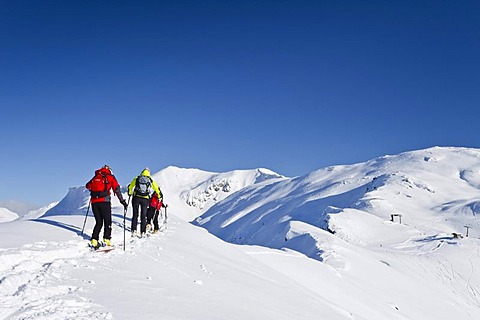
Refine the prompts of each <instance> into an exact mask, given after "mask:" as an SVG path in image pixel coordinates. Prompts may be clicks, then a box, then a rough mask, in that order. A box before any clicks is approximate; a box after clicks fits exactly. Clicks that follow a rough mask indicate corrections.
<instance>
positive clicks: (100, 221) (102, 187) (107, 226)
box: [85, 165, 128, 250]
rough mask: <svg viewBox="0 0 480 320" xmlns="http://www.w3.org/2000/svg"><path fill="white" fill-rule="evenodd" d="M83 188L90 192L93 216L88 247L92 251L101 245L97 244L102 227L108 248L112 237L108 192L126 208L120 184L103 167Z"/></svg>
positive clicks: (108, 170)
mask: <svg viewBox="0 0 480 320" xmlns="http://www.w3.org/2000/svg"><path fill="white" fill-rule="evenodd" d="M85 187H86V188H87V189H88V190H90V197H91V200H90V201H91V203H92V211H93V216H94V217H95V227H94V228H93V232H92V237H91V239H90V246H91V247H92V248H93V249H95V250H96V249H98V248H99V247H100V246H101V244H100V243H99V242H98V238H99V236H100V231H101V230H102V226H104V230H103V243H104V244H105V245H106V246H110V245H111V243H110V239H111V236H112V204H111V202H110V201H111V196H110V190H113V192H114V193H115V195H116V196H117V198H118V200H120V203H121V204H122V205H123V206H124V208H125V209H126V208H127V206H128V205H127V202H126V201H125V199H123V196H122V193H121V192H120V184H119V183H118V181H117V179H116V178H115V176H114V175H113V173H112V169H111V168H110V167H109V166H107V165H104V166H103V167H102V168H100V169H98V170H96V171H95V176H94V177H93V178H92V179H90V181H88V182H87V184H86V185H85Z"/></svg>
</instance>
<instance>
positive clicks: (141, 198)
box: [128, 168, 162, 237]
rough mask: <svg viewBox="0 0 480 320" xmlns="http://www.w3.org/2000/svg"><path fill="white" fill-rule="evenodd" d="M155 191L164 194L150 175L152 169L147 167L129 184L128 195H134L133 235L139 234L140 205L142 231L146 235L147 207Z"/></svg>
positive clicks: (142, 234)
mask: <svg viewBox="0 0 480 320" xmlns="http://www.w3.org/2000/svg"><path fill="white" fill-rule="evenodd" d="M153 191H155V192H156V193H157V194H162V193H161V191H160V188H159V187H158V185H157V183H156V182H155V180H153V179H152V177H151V176H150V170H149V169H148V168H145V169H143V170H142V173H140V175H139V176H137V177H135V178H133V180H132V182H130V185H129V186H128V195H129V196H132V195H133V198H132V208H133V216H132V226H131V228H132V237H133V236H136V235H137V224H138V207H140V232H141V236H142V237H143V236H145V233H146V231H147V208H148V204H149V203H150V196H151V195H152V193H153Z"/></svg>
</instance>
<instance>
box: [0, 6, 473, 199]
mask: <svg viewBox="0 0 480 320" xmlns="http://www.w3.org/2000/svg"><path fill="white" fill-rule="evenodd" d="M479 17H480V2H479V1H333V0H332V1H321V0H318V1H302V0H298V1H283V0H278V1H250V0H241V1H228V0H227V1H225V0H224V1H208V0H205V1H194V0H191V1H182V0H174V1H173V0H172V1H97V0H95V1H93V0H82V1H75V0H73V1H53V0H52V1H13V0H12V1H1V0H0V74H1V76H0V106H1V121H0V151H1V152H0V154H1V155H0V181H1V187H0V200H10V199H17V200H21V201H27V202H31V203H34V204H37V205H44V204H47V203H49V202H52V201H56V200H60V199H61V198H63V196H64V195H65V194H66V193H67V191H68V188H69V187H72V186H78V185H83V184H84V183H85V182H86V181H88V180H89V179H90V178H91V176H92V174H93V171H94V170H95V169H97V168H99V167H100V166H101V165H103V164H105V163H107V164H109V165H111V166H112V167H113V169H114V173H115V175H116V176H117V178H118V180H119V182H120V183H121V184H122V185H125V184H127V183H129V182H130V180H131V179H132V178H133V177H134V176H135V175H136V174H138V173H139V172H140V171H141V169H143V167H144V166H149V167H150V169H151V170H152V171H158V170H160V169H162V168H164V167H166V166H168V165H175V166H179V167H189V168H199V169H202V170H207V171H216V172H223V171H229V170H234V169H250V168H257V167H266V168H269V169H272V170H274V171H276V172H278V173H281V174H284V175H287V176H297V175H303V174H306V173H308V172H310V171H313V170H316V169H319V168H322V167H325V166H329V165H337V164H351V163H356V162H362V161H366V160H369V159H372V158H375V157H378V156H382V155H385V154H396V153H399V152H403V151H409V150H414V149H421V148H426V147H430V146H435V145H441V146H464V147H479V144H480V134H479V132H480V127H479V120H480V117H479V116H480V104H479V102H480V60H479V57H480V19H479ZM167 196H168V195H167Z"/></svg>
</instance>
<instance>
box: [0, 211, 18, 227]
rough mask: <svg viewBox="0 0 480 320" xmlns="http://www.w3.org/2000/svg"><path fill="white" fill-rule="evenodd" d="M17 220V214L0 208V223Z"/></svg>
mask: <svg viewBox="0 0 480 320" xmlns="http://www.w3.org/2000/svg"><path fill="white" fill-rule="evenodd" d="M15 219H18V214H16V213H15V212H12V211H10V210H8V209H7V208H0V223H2V222H8V221H13V220H15Z"/></svg>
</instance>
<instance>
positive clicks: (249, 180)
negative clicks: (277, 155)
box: [44, 166, 284, 221]
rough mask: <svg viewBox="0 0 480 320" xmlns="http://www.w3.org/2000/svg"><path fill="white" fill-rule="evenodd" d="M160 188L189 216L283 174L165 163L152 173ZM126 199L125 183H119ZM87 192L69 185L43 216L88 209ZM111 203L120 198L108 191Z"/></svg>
mask: <svg viewBox="0 0 480 320" xmlns="http://www.w3.org/2000/svg"><path fill="white" fill-rule="evenodd" d="M152 178H153V179H154V180H155V181H156V182H157V184H158V185H159V187H160V189H161V190H162V192H163V194H164V198H165V202H166V203H167V204H168V205H170V206H173V207H175V208H177V212H178V215H179V216H180V217H181V218H183V219H185V220H188V221H190V220H193V219H194V218H196V217H198V216H199V215H200V214H201V213H202V212H204V211H205V210H207V209H208V208H210V207H211V206H212V205H214V204H215V203H217V202H219V201H221V200H223V199H225V198H226V197H228V196H229V195H231V194H233V193H234V192H236V191H238V190H240V189H242V188H244V187H246V186H249V185H252V184H256V183H260V182H263V181H266V180H270V179H283V178H284V177H283V176H281V175H279V174H276V173H274V172H273V171H270V170H268V169H252V170H235V171H230V172H224V173H213V172H207V171H202V170H199V169H182V168H178V167H174V166H170V167H167V168H165V169H163V170H160V171H159V172H157V173H154V174H152ZM122 193H123V196H124V198H125V199H128V195H127V187H126V186H123V187H122ZM89 199H90V193H89V192H88V190H87V189H86V188H85V187H83V186H79V187H72V188H70V189H69V191H68V193H67V195H66V196H65V197H64V198H63V199H62V200H61V201H60V202H58V204H56V205H54V206H53V207H51V208H49V209H48V210H47V211H46V212H45V214H44V217H49V216H55V215H85V214H86V211H87V210H88V205H89ZM111 200H112V206H113V207H119V206H120V202H119V201H118V199H117V197H116V196H114V195H112V199H111Z"/></svg>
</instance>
